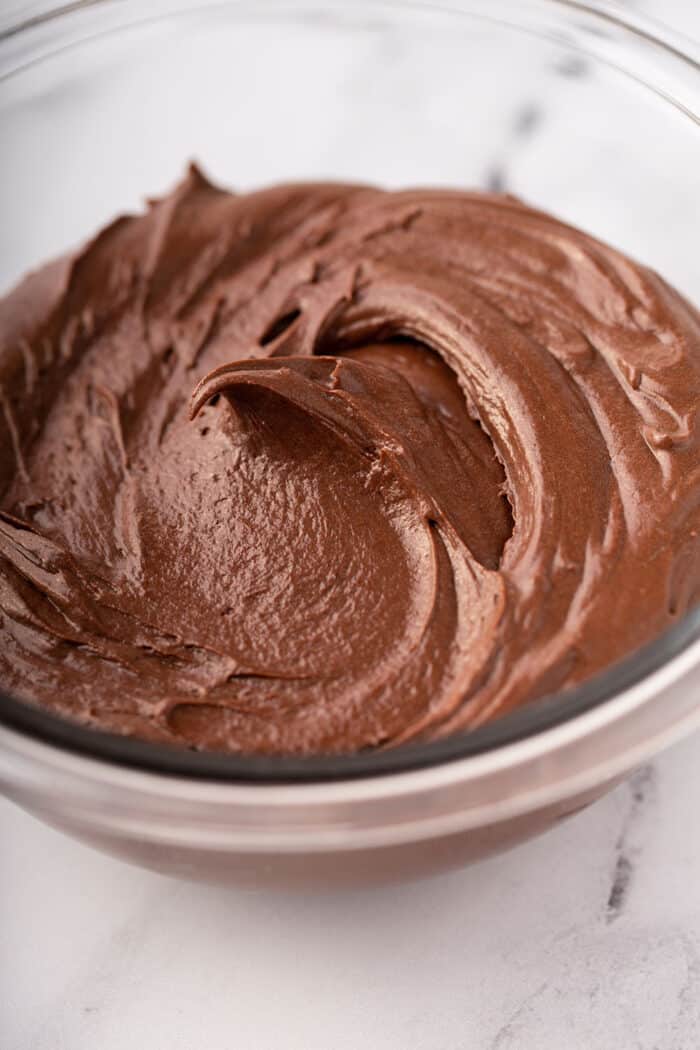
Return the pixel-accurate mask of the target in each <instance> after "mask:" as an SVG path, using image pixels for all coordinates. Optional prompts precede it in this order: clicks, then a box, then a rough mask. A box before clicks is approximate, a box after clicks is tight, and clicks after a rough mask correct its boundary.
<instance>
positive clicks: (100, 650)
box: [0, 168, 700, 754]
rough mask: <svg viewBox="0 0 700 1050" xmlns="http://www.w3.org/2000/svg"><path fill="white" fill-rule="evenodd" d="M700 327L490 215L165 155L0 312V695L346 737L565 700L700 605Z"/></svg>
mask: <svg viewBox="0 0 700 1050" xmlns="http://www.w3.org/2000/svg"><path fill="white" fill-rule="evenodd" d="M699 405H700V317H699V315H698V313H697V312H696V311H695V310H694V309H693V308H692V307H691V306H689V305H688V303H687V302H686V301H685V300H683V299H682V297H680V296H679V295H678V294H677V293H676V292H674V291H673V290H672V289H671V288H669V286H668V285H666V284H665V283H664V282H663V280H661V279H660V278H659V277H658V276H656V275H655V274H654V273H652V272H651V271H649V270H647V269H645V268H643V267H641V266H638V265H636V264H634V263H632V262H630V261H629V260H628V259H626V258H625V257H624V256H622V255H621V254H619V253H618V252H617V251H614V250H613V249H611V248H609V247H606V246H604V245H602V244H600V243H599V242H597V241H596V240H594V239H592V238H590V237H588V236H586V235H585V234H583V233H581V232H579V231H577V230H574V229H572V228H570V227H568V226H565V225H564V224H562V223H561V222H559V221H558V220H556V219H554V218H553V217H551V216H548V215H546V214H543V213H541V212H538V211H535V210H533V209H531V208H529V207H526V206H525V205H523V204H521V203H520V202H518V201H516V200H514V199H513V198H510V197H504V196H499V195H488V194H480V193H465V192H447V191H437V190H415V191H402V192H393V193H391V192H384V191H381V190H377V189H373V188H368V187H360V186H343V185H332V184H299V185H290V186H280V187H275V188H272V189H267V190H262V191H259V192H256V193H251V194H246V195H238V196H237V195H234V194H231V193H229V192H225V191H223V190H221V189H218V188H215V187H213V186H212V185H210V184H209V183H208V182H207V181H206V179H205V178H204V177H203V176H202V175H201V174H200V173H199V172H198V171H197V170H196V169H194V168H192V169H191V170H190V171H189V173H188V175H187V176H186V178H185V179H184V180H183V182H182V183H181V184H180V185H179V186H178V187H177V188H176V189H175V190H174V191H173V192H172V193H171V194H170V195H169V196H167V197H165V198H164V199H162V200H159V201H156V202H152V203H151V204H150V205H149V209H148V211H147V212H146V214H144V215H140V216H133V217H124V218H120V219H117V220H116V221H115V222H113V223H112V224H111V225H110V226H108V227H107V228H106V229H105V230H103V231H102V232H101V233H99V234H98V235H97V236H96V237H95V238H94V239H93V240H92V241H91V242H90V243H89V244H88V245H87V246H86V247H84V248H83V249H82V250H81V251H79V252H78V253H77V254H75V255H73V256H71V257H69V258H64V259H60V260H58V261H56V262H54V263H51V264H49V265H47V266H46V267H44V268H43V269H41V270H39V271H38V272H37V273H35V274H33V275H30V276H29V277H28V278H26V279H25V280H24V282H23V283H22V284H20V285H19V287H18V288H17V289H15V291H14V292H12V293H11V294H10V295H9V296H7V297H6V298H5V299H4V300H3V301H2V302H1V303H0V686H2V687H3V688H5V689H6V690H9V691H11V692H13V693H15V694H17V695H19V696H21V697H23V698H26V699H28V700H31V701H33V702H35V703H38V704H40V705H43V706H46V707H48V708H50V709H52V710H54V711H55V712H58V713H60V714H62V715H65V716H67V717H70V718H74V719H77V720H79V721H80V722H83V723H86V724H89V725H93V726H98V727H102V728H106V729H110V730H113V731H116V732H120V733H126V734H130V735H136V736H140V737H144V738H147V739H152V740H161V741H169V742H172V743H177V744H181V745H187V746H194V747H197V748H213V749H219V750H230V751H237V752H238V751H240V752H258V753H267V754H274V753H298V754H309V753H320V752H347V751H354V750H358V749H362V748H367V747H377V746H390V745H395V744H399V743H401V742H403V741H408V740H411V739H417V738H422V739H425V738H432V737H436V736H440V735H444V734H446V733H450V732H453V731H456V730H459V729H464V728H469V727H472V726H476V725H478V724H480V723H482V722H484V721H486V720H488V719H491V718H493V717H495V716H497V715H499V714H502V713H504V712H506V711H508V710H510V709H512V708H514V707H516V706H518V705H521V704H524V703H527V702H528V701H530V700H532V699H534V698H537V697H540V696H543V695H545V694H549V693H551V692H553V691H555V690H558V689H561V688H563V687H566V686H570V685H573V684H575V683H578V682H581V681H582V680H584V679H586V678H588V677H590V676H591V675H593V674H594V673H596V672H598V671H600V670H601V669H603V668H605V667H606V666H607V665H609V664H610V663H612V662H614V661H616V660H618V659H620V658H621V657H623V656H625V655H626V654H628V653H630V652H631V651H633V650H634V649H636V648H638V647H639V646H641V645H642V644H643V643H645V642H647V641H649V640H650V639H651V638H653V637H654V636H655V635H657V634H658V633H660V632H661V631H663V630H664V629H665V628H666V627H668V626H670V625H671V624H672V623H673V622H674V621H675V620H676V619H677V618H678V617H679V616H680V615H681V614H682V613H683V612H684V611H685V610H687V609H688V608H689V607H690V606H691V605H692V604H693V603H694V602H696V601H697V600H698V598H699V597H700V541H699V539H698V534H699V531H700V431H699V421H698V406H699Z"/></svg>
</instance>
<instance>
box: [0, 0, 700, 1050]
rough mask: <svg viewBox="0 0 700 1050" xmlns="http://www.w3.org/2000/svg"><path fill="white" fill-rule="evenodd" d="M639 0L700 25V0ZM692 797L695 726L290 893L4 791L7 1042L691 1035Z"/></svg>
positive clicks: (246, 1044)
mask: <svg viewBox="0 0 700 1050" xmlns="http://www.w3.org/2000/svg"><path fill="white" fill-rule="evenodd" d="M15 6H17V7H19V6H21V5H20V4H16V5H15ZM34 6H37V5H34ZM636 6H638V7H640V8H642V7H646V8H647V9H648V10H650V11H651V12H652V13H654V14H656V16H657V17H660V18H663V19H666V20H668V21H670V22H673V23H675V25H676V26H677V27H678V28H679V29H681V30H683V31H686V32H689V33H694V34H695V35H696V36H698V37H700V5H698V3H697V0H649V2H647V3H643V2H642V0H639V2H638V3H637V5H636ZM689 178H690V179H691V182H690V184H689V185H690V186H691V187H692V186H693V181H692V180H696V173H689ZM698 812H700V737H695V738H694V739H690V740H688V741H686V742H684V743H682V744H680V745H677V746H676V747H675V748H673V749H672V750H671V751H669V752H668V753H666V754H665V755H663V756H661V757H659V758H658V759H657V760H656V761H655V762H654V763H653V764H652V765H651V766H650V767H648V768H646V769H644V770H642V771H640V772H639V773H638V774H637V775H636V776H635V777H634V778H633V779H632V780H631V781H630V782H629V783H628V784H625V785H623V786H622V787H620V788H619V789H618V790H616V791H615V792H613V793H612V794H611V795H609V796H608V797H606V798H605V799H603V800H601V801H600V802H598V803H597V804H596V805H594V806H593V807H591V808H590V809H589V810H587V811H585V812H583V813H581V814H580V815H578V816H577V817H575V818H574V819H572V820H570V821H569V822H567V823H565V824H562V825H561V826H559V827H558V828H556V829H555V830H554V831H552V832H550V833H549V834H548V835H546V836H544V837H543V838H541V839H539V840H537V841H535V842H532V843H529V844H527V845H525V846H522V847H520V848H518V849H516V850H514V851H512V852H511V853H509V854H507V855H504V856H502V857H497V858H494V859H492V860H489V861H487V862H483V863H481V864H479V865H476V866H474V867H472V868H470V869H468V870H466V871H463V872H460V873H458V874H453V875H449V876H444V877H441V878H438V879H434V880H432V881H429V882H425V883H421V884H417V885H412V886H403V887H398V888H392V889H382V890H377V891H371V892H367V891H366V892H363V893H355V894H349V893H343V894H339V893H329V894H327V895H321V896H319V895H313V896H311V895H308V896H286V895H281V894H277V895H269V894H262V893H260V894H258V893H247V894H242V893H236V892H226V891H223V890H217V889H211V888H207V887H202V886H198V885H194V884H188V883H180V882H176V881H172V880H168V879H164V878H161V877H159V876H156V875H152V874H149V873H146V872H142V871H140V870H137V869H133V868H130V867H127V866H125V865H123V864H120V863H118V862H117V861H114V860H111V859H108V858H105V857H102V856H101V855H99V854H97V853H94V852H92V851H90V850H88V849H87V848H85V847H82V846H80V845H77V844H75V843H73V842H71V841H69V840H67V839H64V838H63V837H62V836H60V835H59V834H57V833H56V832H54V831H52V830H49V829H47V828H45V827H43V826H42V825H41V824H39V823H37V822H36V821H34V820H33V819H31V818H30V817H28V816H26V815H25V814H24V813H22V812H20V811H19V810H18V809H16V808H14V807H13V806H11V805H10V804H8V803H5V802H0V843H1V846H0V1048H2V1050H123V1048H125V1047H138V1048H139V1050H141V1048H142V1047H143V1048H144V1050H146V1048H147V1050H233V1048H235V1050H346V1048H347V1050H356V1048H357V1047H363V1046H366V1047H369V1048H372V1050H550V1048H551V1050H697V1047H698V1046H700V833H699V832H698V830H697V828H698V817H697V814H698Z"/></svg>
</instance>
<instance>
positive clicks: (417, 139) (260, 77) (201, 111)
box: [0, 0, 700, 776]
mask: <svg viewBox="0 0 700 1050" xmlns="http://www.w3.org/2000/svg"><path fill="white" fill-rule="evenodd" d="M71 6H72V5H71ZM98 8H99V10H98ZM112 8H114V10H112ZM149 12H151V13H149V16H148V17H146V16H145V15H144V12H143V6H142V5H140V4H138V3H133V2H132V0H123V3H121V4H119V5H111V4H108V5H105V6H103V5H101V4H97V5H96V6H95V7H94V8H90V9H85V10H82V11H80V10H79V11H77V12H75V13H74V14H73V15H64V16H61V17H60V18H57V19H55V20H53V21H51V22H47V23H46V24H42V25H41V26H38V27H36V28H34V29H31V30H29V29H28V30H24V31H22V32H20V33H15V34H13V35H10V36H8V37H7V38H6V39H5V40H1V39H0V77H2V80H0V148H1V151H2V158H3V163H2V167H3V175H2V193H1V194H0V225H1V228H2V230H3V236H2V242H1V243H0V289H5V288H7V287H9V286H10V285H11V284H12V283H13V282H14V281H16V280H17V279H18V278H19V277H20V276H21V275H22V273H23V272H25V271H26V270H27V269H29V268H31V267H33V266H36V265H37V264H39V263H40V262H42V261H43V260H45V259H47V258H49V257H50V256H52V255H55V254H56V253H59V252H61V251H64V250H67V249H68V248H70V247H71V246H73V245H75V244H76V243H78V242H80V241H81V240H83V239H85V238H87V237H88V236H90V235H91V234H92V233H93V232H94V231H96V230H97V229H98V228H100V227H101V226H103V225H104V224H105V223H106V222H107V221H108V220H109V219H111V218H112V217H113V216H114V215H115V214H117V213H119V212H123V211H129V210H135V209H139V208H140V207H141V206H142V202H143V197H144V195H145V194H148V195H157V194H159V193H162V192H164V191H165V190H167V189H168V188H169V187H170V186H172V185H173V184H174V182H175V181H176V180H177V179H178V178H179V177H180V175H181V174H182V172H183V170H184V167H185V165H186V163H187V161H188V160H190V159H195V160H197V161H198V162H199V163H200V164H201V165H202V166H203V168H204V170H205V171H206V172H207V173H208V174H209V175H210V176H211V177H212V178H213V179H214V180H216V181H219V182H221V183H223V184H225V185H228V186H231V187H233V188H236V189H241V190H245V189H248V188H252V187H255V186H259V185H261V184H266V183H272V182H277V181H282V180H296V179H305V178H309V179H319V178H322V179H326V178H328V179H341V180H353V181H362V182H372V183H378V184H382V185H386V186H391V187H394V186H396V187H398V186H409V185H420V184H422V185H443V186H465V187H475V188H490V189H497V190H506V191H508V192H511V193H514V194H516V195H518V196H521V197H523V198H525V199H526V200H528V201H529V202H531V203H533V204H535V205H539V206H541V207H543V208H545V209H547V210H549V211H552V212H554V213H556V214H558V215H559V216H561V217H562V218H564V219H566V220H568V221H570V222H572V223H575V224H577V225H580V226H582V227H583V228H585V229H587V230H589V231H590V232H592V233H594V234H596V235H597V236H599V237H601V238H603V239H605V240H607V241H609V242H611V243H613V244H614V245H616V246H617V247H620V248H622V249H623V250H624V251H626V252H627V253H629V254H631V255H633V256H635V257H636V258H638V259H640V260H641V261H643V262H646V263H649V264H651V265H653V267H654V268H655V269H657V270H658V271H659V272H661V273H662V274H663V275H664V276H665V277H666V278H667V279H668V280H670V281H671V282H672V283H673V284H675V285H676V286H677V287H678V288H679V289H680V290H681V291H683V292H685V293H686V294H687V295H689V296H690V297H691V298H694V299H695V300H697V301H700V253H698V251H697V230H698V222H697V196H698V193H697V178H694V177H693V173H697V172H698V171H699V170H700V128H699V127H698V120H699V119H700V118H699V117H698V113H700V92H699V91H698V84H699V83H700V72H699V71H698V67H697V66H693V63H692V61H687V60H685V59H684V58H683V57H682V56H679V55H678V54H674V53H673V50H672V49H669V48H668V47H663V46H661V45H659V44H657V43H656V42H655V41H654V40H652V39H650V38H649V35H648V33H647V32H646V31H645V30H642V31H638V32H635V31H633V30H628V29H625V28H624V27H623V26H621V25H620V23H619V22H618V21H616V20H614V19H609V18H605V17H602V16H600V17H599V16H596V15H595V14H592V13H590V12H586V10H585V8H583V7H581V8H579V5H577V4H572V3H566V2H558V0H526V2H519V3H515V2H514V0H488V2H486V0H472V2H469V0H465V2H463V3H462V4H461V5H460V11H459V12H450V11H449V10H445V9H437V7H435V8H433V7H431V6H430V5H425V4H421V5H413V4H406V3H363V2H355V3H353V4H352V5H350V4H347V3H340V2H337V3H336V2H330V3H329V2H325V3H308V2H307V3H304V2H298V3H297V2H287V3H284V2H257V3H236V2H228V3H212V4H201V3H200V4H185V3H178V2H177V0H162V2H160V0H159V2H157V3H155V4H152V5H149ZM696 102H698V104H697V105H696ZM698 627H699V623H698V617H697V616H691V618H690V619H689V620H688V621H687V622H686V623H685V624H683V625H681V626H680V627H679V628H678V629H677V630H676V631H675V633H674V632H672V633H671V635H669V637H668V639H665V640H662V641H660V642H659V643H655V645H654V646H652V647H650V649H649V650H648V654H651V655H647V656H645V657H635V658H633V659H632V661H628V662H627V663H626V664H625V665H624V667H623V668H622V669H620V668H617V669H613V671H611V672H609V673H608V674H607V675H603V676H602V677H601V678H600V679H598V680H596V681H595V682H593V683H590V684H589V686H586V687H584V688H583V690H577V691H576V694H577V695H579V694H580V695H579V700H578V701H577V702H574V701H573V700H572V696H570V695H567V696H566V697H563V698H559V699H558V700H555V701H547V702H545V703H544V704H540V705H535V707H533V708H532V709H528V710H527V711H524V712H518V713H517V716H510V717H509V718H507V719H504V720H502V722H500V723H496V724H494V726H491V727H488V728H487V729H485V730H484V731H480V733H472V734H469V735H468V736H464V737H462V738H460V739H458V740H456V741H454V740H453V741H443V742H441V743H440V744H436V745H423V746H422V747H417V748H406V749H401V751H400V753H399V752H396V753H393V754H391V753H385V754H383V755H381V754H380V755H373V756H369V755H368V756H354V758H349V759H347V760H346V759H342V760H340V764H339V763H338V760H328V761H326V760H313V762H306V763H301V764H300V763H299V762H291V764H288V765H285V763H284V762H280V760H277V759H275V760H274V762H272V763H270V764H269V767H268V766H267V765H266V764H265V761H264V760H262V765H261V764H260V761H261V760H256V762H255V763H254V764H253V765H250V763H251V762H253V760H249V759H236V760H234V759H229V758H224V759H223V762H224V765H222V764H221V760H222V756H211V755H208V756H207V755H200V756H197V755H193V754H189V753H186V752H185V753H182V754H180V753H175V757H174V758H172V760H171V759H167V760H166V759H165V758H164V757H163V752H166V753H167V749H162V748H155V749H153V748H150V747H149V746H148V745H141V744H139V743H138V742H135V741H124V740H122V739H119V738H113V739H112V744H109V745H108V744H105V745H104V747H105V748H106V750H105V751H104V752H103V753H104V757H112V758H115V760H121V759H120V756H122V758H123V756H124V755H127V759H126V760H133V761H136V762H137V763H143V762H146V764H148V763H149V762H150V761H151V759H152V760H153V761H154V762H155V763H156V765H158V766H159V768H162V766H163V763H164V762H165V765H166V766H168V764H169V763H170V764H172V762H174V763H175V765H176V766H177V767H178V770H180V767H181V766H182V764H183V763H184V764H185V766H186V768H187V770H188V771H192V772H197V770H198V769H200V767H201V769H202V770H204V772H205V773H206V772H207V770H208V771H209V772H208V773H207V775H209V774H211V771H212V769H214V767H215V766H216V768H217V769H219V768H221V769H222V770H223V773H222V775H223V774H224V773H225V774H226V775H231V774H233V775H248V774H250V775H258V773H257V772H256V770H261V771H262V772H261V773H260V775H265V776H267V775H275V776H277V775H294V776H297V775H302V776H306V775H311V776H315V775H346V774H347V773H351V772H353V771H354V770H356V771H357V772H358V773H366V772H368V771H382V769H384V768H386V769H387V770H388V769H389V768H396V765H397V763H399V764H401V763H403V764H404V765H405V764H409V765H415V764H423V763H424V762H426V761H441V760H444V758H445V757H450V756H451V755H452V754H453V753H454V754H464V753H468V752H469V753H471V752H473V750H475V749H476V750H480V749H483V748H484V747H491V746H497V745H498V744H499V743H503V742H504V741H505V740H506V739H508V738H509V736H510V737H511V738H512V736H513V734H515V736H516V737H517V736H518V735H522V733H524V732H534V731H536V730H537V729H538V728H542V726H543V725H544V724H545V723H546V724H549V722H548V720H549V721H550V722H551V720H552V719H555V720H556V719H561V718H566V717H569V716H570V715H571V714H573V713H575V711H576V710H577V709H580V705H581V704H582V705H583V707H584V708H585V707H586V706H590V705H591V704H592V703H597V702H601V700H602V699H604V698H605V697H606V696H610V695H612V693H613V692H615V691H619V689H620V688H624V687H625V684H628V683H629V681H630V680H631V678H635V677H636V678H638V677H639V676H640V675H641V674H644V673H647V672H648V670H649V669H650V668H651V667H652V666H655V665H657V664H658V663H660V662H663V661H664V660H666V659H667V658H668V657H669V656H670V655H673V652H674V651H677V649H678V647H679V646H680V647H682V645H684V644H686V643H687V641H688V640H689V639H690V638H691V637H694V636H695V634H696V633H697V631H698ZM669 639H670V640H669ZM625 668H626V669H625ZM616 675H617V677H616ZM620 676H622V677H620ZM630 676H631V678H630ZM572 695H573V694H572ZM577 704H578V707H577ZM23 708H24V705H14V704H12V703H11V702H10V701H8V702H7V708H6V710H7V711H9V712H10V714H9V715H7V714H6V715H4V717H8V718H10V719H11V720H13V724H17V719H19V722H20V723H22V721H23V719H24V720H25V722H24V725H25V728H29V730H30V731H32V732H35V733H45V732H49V733H50V734H51V733H54V734H55V733H57V734H58V737H59V738H61V740H62V742H63V743H66V744H67V745H69V746H80V747H84V749H86V750H93V751H94V749H95V747H98V745H97V744H96V743H95V742H96V740H97V739H98V737H100V736H105V737H106V734H96V733H94V732H93V731H89V732H87V734H86V735H85V736H84V738H83V737H81V733H80V731H79V730H78V729H77V728H76V727H74V726H65V725H61V726H59V727H58V728H56V727H55V726H53V725H52V723H53V722H55V721H56V720H55V719H51V717H50V716H47V715H46V714H45V713H44V712H36V711H31V712H29V713H27V712H26V709H23ZM537 711H540V712H544V714H542V713H540V714H539V715H538V714H537ZM26 718H29V723H27V722H26ZM543 718H544V722H543V721H542V719H543ZM47 719H48V721H47ZM47 726H48V727H49V728H48V729H47ZM66 734H67V735H66ZM480 734H481V735H480ZM54 738H55V737H54ZM81 740H82V743H81V742H80V741H81ZM76 741H78V743H77V744H76ZM71 742H72V743H71ZM100 746H102V745H100ZM98 750H99V748H98ZM149 755H150V756H151V758H149ZM154 755H155V757H153V756H154ZM129 756H130V757H129ZM397 756H398V757H397ZM202 760H204V763H205V765H204V766H202V765H201V763H202ZM207 762H209V765H208V766H207V765H206V763H207ZM212 762H213V763H214V766H212V765H211V763H212ZM353 762H354V763H355V764H354V765H352V763H353ZM198 763H199V765H198ZM217 763H218V765H217ZM226 763H228V764H226ZM241 763H242V765H241ZM246 763H248V765H246ZM324 763H325V765H324ZM329 763H330V764H329ZM347 763H351V764H350V765H348V764H347ZM341 767H342V769H341ZM174 771H175V770H174ZM339 771H340V772H339ZM215 775H216V774H215Z"/></svg>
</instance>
